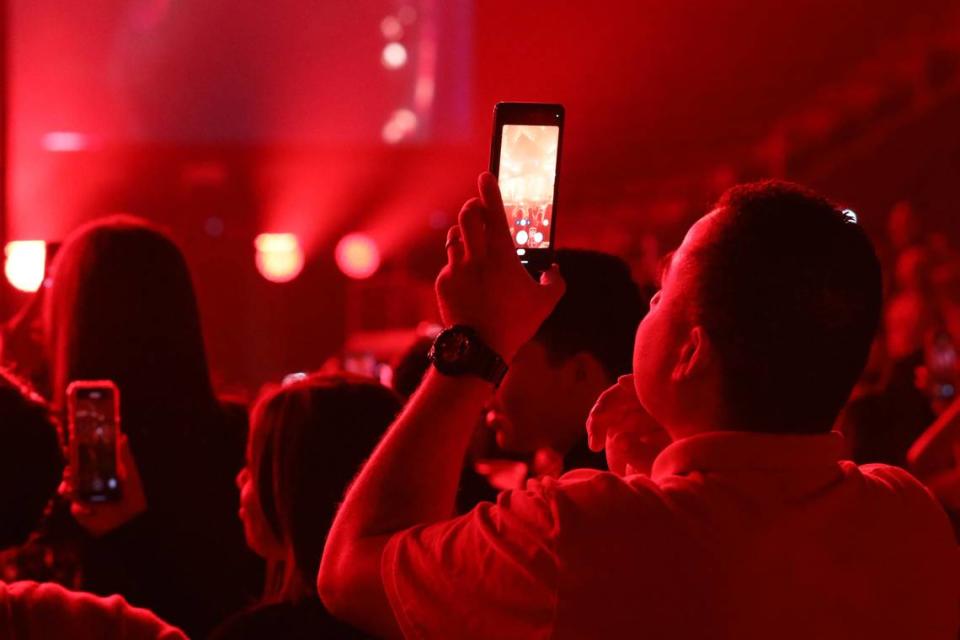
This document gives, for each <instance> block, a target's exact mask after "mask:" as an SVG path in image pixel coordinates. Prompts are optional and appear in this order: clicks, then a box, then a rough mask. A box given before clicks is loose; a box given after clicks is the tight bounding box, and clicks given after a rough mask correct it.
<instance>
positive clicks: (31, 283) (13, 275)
mask: <svg viewBox="0 0 960 640" xmlns="http://www.w3.org/2000/svg"><path fill="white" fill-rule="evenodd" d="M4 253H5V254H6V256H7V261H6V263H5V264H4V267H3V272H4V274H6V276H7V281H9V282H10V284H11V285H13V287H14V288H15V289H19V290H20V291H26V292H28V293H32V292H34V291H36V290H37V289H39V288H40V285H42V284H43V278H44V275H45V273H46V267H47V243H46V242H44V241H43V240H17V241H15V242H8V243H7V246H6V248H5V249H4Z"/></svg>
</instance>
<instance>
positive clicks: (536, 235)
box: [533, 231, 543, 244]
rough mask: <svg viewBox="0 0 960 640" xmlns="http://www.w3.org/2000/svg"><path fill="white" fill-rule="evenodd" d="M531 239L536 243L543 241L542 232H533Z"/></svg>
mask: <svg viewBox="0 0 960 640" xmlns="http://www.w3.org/2000/svg"><path fill="white" fill-rule="evenodd" d="M533 241H534V242H536V243H537V244H540V243H541V242H543V234H542V233H540V232H539V231H537V232H535V233H534V234H533Z"/></svg>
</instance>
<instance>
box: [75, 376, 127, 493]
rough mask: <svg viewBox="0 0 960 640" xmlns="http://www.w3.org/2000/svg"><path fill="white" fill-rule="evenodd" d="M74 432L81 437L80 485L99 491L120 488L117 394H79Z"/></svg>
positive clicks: (78, 472) (91, 490) (104, 392)
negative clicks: (116, 413) (115, 418)
mask: <svg viewBox="0 0 960 640" xmlns="http://www.w3.org/2000/svg"><path fill="white" fill-rule="evenodd" d="M74 429H75V431H74V434H75V437H76V439H77V475H78V476H79V477H78V478H77V486H78V487H79V488H81V489H82V490H83V491H85V492H86V493H90V494H99V493H104V492H109V491H114V490H116V489H117V470H116V454H115V452H116V446H117V443H116V437H117V429H116V425H115V424H114V400H113V395H112V394H111V393H109V392H108V391H104V390H92V389H91V390H84V391H82V392H80V393H78V394H77V400H76V414H75V416H74Z"/></svg>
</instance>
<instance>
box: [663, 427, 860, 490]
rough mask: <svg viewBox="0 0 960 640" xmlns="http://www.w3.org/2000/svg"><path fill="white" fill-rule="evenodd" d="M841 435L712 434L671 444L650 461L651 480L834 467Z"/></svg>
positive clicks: (727, 432) (831, 433)
mask: <svg viewBox="0 0 960 640" xmlns="http://www.w3.org/2000/svg"><path fill="white" fill-rule="evenodd" d="M843 448H844V444H843V436H841V435H840V434H839V433H837V432H835V431H832V432H830V433H825V434H822V435H776V434H769V433H751V432H746V431H714V432H711V433H701V434H698V435H695V436H691V437H689V438H683V439H682V440H677V441H676V442H674V443H672V444H670V446H668V447H667V448H666V449H664V450H663V451H661V452H660V455H658V456H657V458H656V460H654V461H653V469H652V472H651V474H650V475H651V477H652V478H653V479H654V480H661V479H663V478H665V477H666V476H671V475H683V474H686V473H690V472H693V471H797V470H801V469H810V468H814V467H820V468H823V467H829V466H833V465H836V463H837V462H838V461H839V460H840V459H841V458H842V454H843Z"/></svg>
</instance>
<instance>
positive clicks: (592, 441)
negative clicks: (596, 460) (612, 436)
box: [587, 412, 607, 453]
mask: <svg viewBox="0 0 960 640" xmlns="http://www.w3.org/2000/svg"><path fill="white" fill-rule="evenodd" d="M606 442H607V429H606V427H605V426H604V421H603V420H597V419H594V417H593V412H591V413H590V415H589V416H587V446H588V447H590V451H593V452H595V453H600V452H601V451H603V447H604V445H605V444H606Z"/></svg>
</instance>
